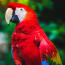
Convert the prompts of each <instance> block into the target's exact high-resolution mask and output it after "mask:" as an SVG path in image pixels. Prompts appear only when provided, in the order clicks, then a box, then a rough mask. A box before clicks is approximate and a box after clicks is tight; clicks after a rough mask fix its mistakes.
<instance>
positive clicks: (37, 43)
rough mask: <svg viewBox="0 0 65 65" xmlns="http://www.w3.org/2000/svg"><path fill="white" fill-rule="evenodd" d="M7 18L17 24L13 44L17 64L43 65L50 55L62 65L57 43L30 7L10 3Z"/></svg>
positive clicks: (52, 59)
mask: <svg viewBox="0 0 65 65" xmlns="http://www.w3.org/2000/svg"><path fill="white" fill-rule="evenodd" d="M5 19H6V22H7V23H8V24H9V23H10V22H13V23H15V24H16V27H15V30H14V32H13V34H12V45H11V46H12V51H13V59H14V62H15V64H16V65H41V62H42V61H44V60H46V61H47V62H48V57H49V58H50V60H51V61H53V62H56V64H57V65H58V64H60V65H62V62H61V59H60V55H59V53H58V51H57V49H56V47H55V45H54V44H53V43H52V42H51V41H50V40H49V39H48V37H47V36H46V34H45V32H44V31H43V29H42V28H41V26H40V25H39V23H38V19H37V15H36V13H35V12H34V11H33V10H32V9H31V8H30V7H28V6H26V5H24V4H20V3H8V9H7V10H6V13H5Z"/></svg>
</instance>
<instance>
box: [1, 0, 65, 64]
mask: <svg viewBox="0 0 65 65" xmlns="http://www.w3.org/2000/svg"><path fill="white" fill-rule="evenodd" d="M8 2H17V3H23V4H25V5H28V6H29V7H31V8H32V9H33V10H34V11H35V12H36V14H37V16H38V20H39V24H40V25H41V27H42V28H43V29H44V31H45V33H46V34H47V36H48V37H49V39H50V40H51V41H52V42H53V43H54V44H55V46H56V47H57V49H58V51H59V54H60V56H61V59H62V62H63V65H64V64H65V10H64V9H65V7H64V5H65V4H64V0H0V65H15V64H14V62H13V58H12V54H11V35H12V33H13V31H14V28H15V24H12V23H11V24H10V25H9V26H8V25H7V24H6V22H5V11H6V8H7V4H8Z"/></svg>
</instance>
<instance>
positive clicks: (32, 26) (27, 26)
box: [15, 18, 40, 34]
mask: <svg viewBox="0 0 65 65" xmlns="http://www.w3.org/2000/svg"><path fill="white" fill-rule="evenodd" d="M39 28H40V25H39V24H38V20H37V19H34V18H33V19H28V20H24V21H22V22H20V23H19V24H18V25H16V27H15V32H18V33H24V34H29V33H32V32H33V31H34V30H37V29H39Z"/></svg>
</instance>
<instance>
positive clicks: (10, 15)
mask: <svg viewBox="0 0 65 65" xmlns="http://www.w3.org/2000/svg"><path fill="white" fill-rule="evenodd" d="M12 14H13V9H12V8H8V9H7V10H6V12H5V19H6V23H7V24H9V22H10V20H11V18H12Z"/></svg>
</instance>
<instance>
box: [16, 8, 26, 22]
mask: <svg viewBox="0 0 65 65" xmlns="http://www.w3.org/2000/svg"><path fill="white" fill-rule="evenodd" d="M26 13H27V12H26V11H25V9H24V8H16V10H15V15H17V16H18V18H19V20H20V22H21V21H23V20H24V18H25V16H26Z"/></svg>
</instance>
